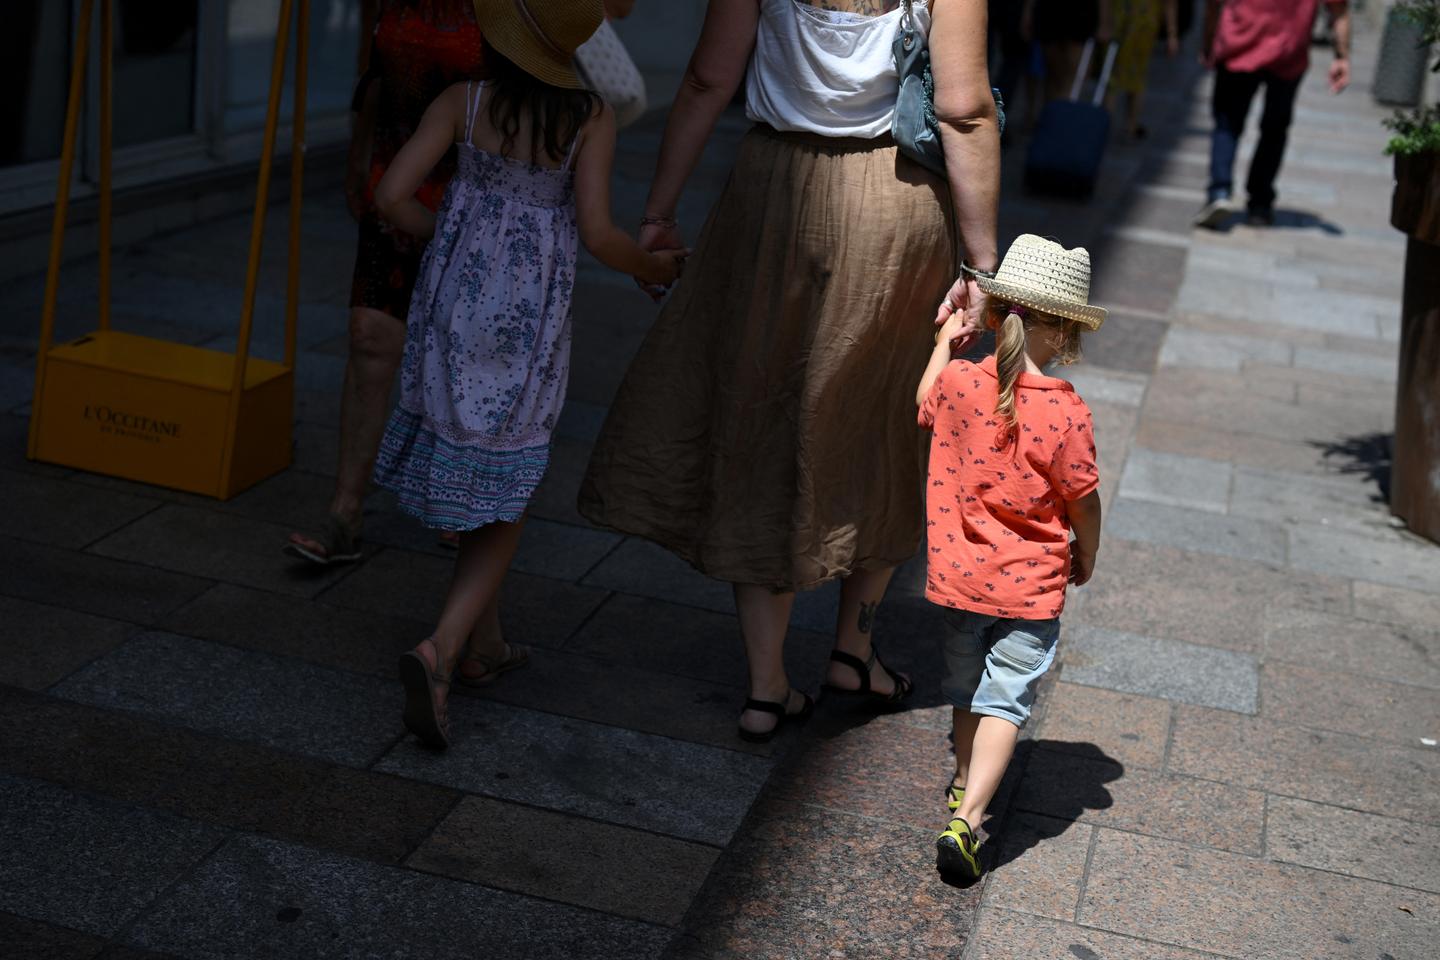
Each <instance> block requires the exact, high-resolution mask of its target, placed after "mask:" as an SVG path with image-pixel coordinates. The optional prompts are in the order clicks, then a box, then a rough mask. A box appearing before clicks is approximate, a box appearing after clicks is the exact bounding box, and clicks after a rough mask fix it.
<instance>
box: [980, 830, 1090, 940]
mask: <svg viewBox="0 0 1440 960" xmlns="http://www.w3.org/2000/svg"><path fill="white" fill-rule="evenodd" d="M1094 837H1095V828H1094V827H1093V826H1091V825H1089V824H1081V823H1075V822H1073V818H1058V817H1046V816H1041V815H1039V814H1034V813H1024V812H1017V813H1013V814H1011V815H1010V816H1009V817H1007V818H1006V820H1005V832H1004V834H1003V835H1002V836H1001V837H1000V838H999V840H998V841H997V842H996V844H995V846H996V848H997V849H996V850H995V851H993V852H992V856H993V859H992V861H991V865H990V870H991V874H990V879H989V881H988V882H987V883H986V885H985V901H984V902H985V906H986V907H987V908H989V907H1002V908H1005V909H1007V910H1020V911H1024V912H1025V913H1029V914H1034V915H1036V916H1041V917H1048V918H1050V919H1053V920H1065V921H1069V920H1074V919H1075V910H1076V908H1077V907H1078V905H1079V901H1080V888H1081V886H1082V883H1083V880H1084V878H1085V869H1086V861H1087V859H1088V858H1089V854H1090V846H1091V844H1092V843H1093V842H1094Z"/></svg>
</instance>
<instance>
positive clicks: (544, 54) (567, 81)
mask: <svg viewBox="0 0 1440 960" xmlns="http://www.w3.org/2000/svg"><path fill="white" fill-rule="evenodd" d="M475 12H476V13H477V14H478V17H477V19H479V21H480V23H481V24H482V25H483V29H484V31H485V41H486V42H487V43H489V44H490V46H492V47H494V48H495V50H496V51H497V52H498V53H500V54H502V55H504V56H505V58H506V59H508V60H509V61H510V62H511V63H513V64H515V66H517V67H519V68H520V69H521V70H524V71H525V72H526V73H528V74H530V76H532V77H534V78H535V79H537V80H541V81H544V82H545V83H548V84H550V85H551V86H552V87H562V88H564V89H566V90H584V89H585V84H583V83H581V82H580V75H579V74H577V73H576V72H575V61H574V60H573V59H570V58H561V57H559V56H557V55H556V54H555V53H553V52H552V51H550V50H547V49H546V48H545V46H544V44H542V43H541V42H540V41H539V40H537V39H536V38H535V35H534V34H533V33H531V32H530V27H529V26H528V25H526V23H525V21H524V20H523V19H521V16H520V13H519V11H518V10H516V9H515V5H514V4H513V3H511V2H509V0H502V2H495V0H476V3H475Z"/></svg>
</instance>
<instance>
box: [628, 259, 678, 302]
mask: <svg viewBox="0 0 1440 960" xmlns="http://www.w3.org/2000/svg"><path fill="white" fill-rule="evenodd" d="M688 256H690V251H689V249H687V248H685V247H679V248H675V249H670V250H655V251H653V252H652V253H651V254H650V257H649V260H650V264H649V268H648V270H647V271H646V272H645V273H644V274H642V275H641V276H639V277H638V278H637V279H638V280H640V281H643V283H644V284H646V285H647V292H648V291H649V288H658V289H659V290H660V292H661V294H662V295H663V294H664V292H665V291H666V290H668V289H669V288H670V284H672V283H674V282H675V281H676V280H678V279H680V274H681V272H683V271H684V269H685V258H686V257H688ZM651 296H655V295H654V294H653V293H652V294H651ZM656 299H659V298H658V297H656Z"/></svg>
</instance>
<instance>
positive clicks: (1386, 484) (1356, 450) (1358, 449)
mask: <svg viewBox="0 0 1440 960" xmlns="http://www.w3.org/2000/svg"><path fill="white" fill-rule="evenodd" d="M1394 441H1395V435H1394V434H1390V433H1367V434H1365V435H1363V436H1358V437H1346V438H1345V439H1343V440H1336V441H1324V440H1316V441H1312V444H1311V445H1312V446H1314V447H1316V448H1317V449H1318V450H1320V451H1321V453H1322V455H1323V456H1324V458H1325V460H1326V462H1327V463H1330V464H1331V465H1332V466H1334V467H1335V468H1336V469H1337V470H1339V471H1340V472H1341V473H1345V474H1351V475H1355V474H1359V475H1361V476H1364V477H1365V478H1366V479H1367V480H1370V481H1372V482H1373V483H1374V484H1375V486H1376V487H1377V488H1378V495H1377V496H1376V497H1375V498H1374V501H1375V502H1376V503H1389V502H1390V460H1391V451H1392V450H1393V448H1394Z"/></svg>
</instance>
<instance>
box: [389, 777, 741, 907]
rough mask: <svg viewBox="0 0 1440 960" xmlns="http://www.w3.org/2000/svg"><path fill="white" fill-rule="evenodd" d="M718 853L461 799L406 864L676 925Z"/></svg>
mask: <svg viewBox="0 0 1440 960" xmlns="http://www.w3.org/2000/svg"><path fill="white" fill-rule="evenodd" d="M718 856H719V851H718V850H716V849H715V848H714V847H707V846H704V845H701V844H697V843H688V842H686V841H683V840H676V839H673V838H671V837H663V836H660V835H658V834H654V833H646V832H644V831H641V830H630V829H627V828H624V827H617V826H612V825H610V824H605V823H597V822H595V821H593V820H585V819H582V818H580V817H577V816H575V815H574V813H573V812H572V813H556V812H552V811H549V810H541V809H537V808H535V807H525V806H520V805H518V804H512V803H502V802H500V801H497V800H488V799H484V798H482V797H467V798H466V799H465V800H464V801H462V802H461V803H460V805H459V806H458V807H456V808H455V810H454V811H453V812H452V813H451V814H450V815H449V816H448V817H446V818H445V820H444V822H443V823H441V824H440V825H439V826H438V827H436V829H435V832H434V833H433V834H432V835H431V836H430V837H429V839H427V840H426V841H425V844H424V846H422V847H421V848H420V849H419V850H417V851H416V852H415V853H414V855H413V856H411V857H410V859H409V860H408V861H407V866H410V867H413V868H415V869H418V870H424V871H426V872H428V873H436V874H442V875H445V876H450V877H455V878H457V879H461V880H471V881H474V882H476V883H483V884H485V885H487V886H491V887H497V888H500V889H502V890H511V891H515V892H517V893H528V894H531V895H532V896H536V897H540V898H543V899H546V900H554V901H558V902H560V903H568V904H572V905H574V906H579V907H587V908H589V909H592V910H596V911H598V912H600V913H607V914H612V915H614V916H619V917H627V918H630V919H634V920H643V921H646V922H649V923H654V924H658V925H661V926H669V927H674V926H678V925H679V923H680V921H681V920H682V919H683V918H684V915H685V911H686V910H687V909H689V907H690V902H691V900H693V899H694V897H695V894H696V892H697V891H698V890H699V889H700V885H701V884H702V883H704V882H705V878H706V876H707V875H709V873H710V868H711V867H712V866H713V865H714V863H715V860H716V858H717V857H718Z"/></svg>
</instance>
